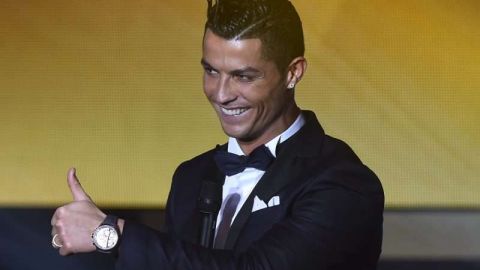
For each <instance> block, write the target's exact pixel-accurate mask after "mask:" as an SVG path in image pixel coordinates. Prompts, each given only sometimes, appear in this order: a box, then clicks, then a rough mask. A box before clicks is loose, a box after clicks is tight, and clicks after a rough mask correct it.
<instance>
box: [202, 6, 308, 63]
mask: <svg viewBox="0 0 480 270" xmlns="http://www.w3.org/2000/svg"><path fill="white" fill-rule="evenodd" d="M207 1H208V9H207V22H206V23H205V30H207V29H210V30H211V31H212V32H213V33H214V34H216V35H218V36H220V37H222V38H224V39H227V40H232V39H238V40H241V39H248V38H258V39H260V40H261V42H262V57H263V58H264V59H266V60H273V61H274V63H275V64H276V65H277V68H278V69H279V70H280V71H281V72H284V71H286V69H287V67H288V65H289V63H290V62H291V61H292V60H293V59H294V58H295V57H298V56H303V55H304V52H305V44H304V40H303V29H302V22H301V21H300V17H299V16H298V13H297V11H296V10H295V8H294V7H293V5H292V3H290V1H288V0H216V1H214V0H207ZM213 2H215V3H213Z"/></svg>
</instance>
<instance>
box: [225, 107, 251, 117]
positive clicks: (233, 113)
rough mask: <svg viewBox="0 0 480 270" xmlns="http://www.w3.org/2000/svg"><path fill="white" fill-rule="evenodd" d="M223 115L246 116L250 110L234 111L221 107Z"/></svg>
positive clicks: (238, 109) (240, 109)
mask: <svg viewBox="0 0 480 270" xmlns="http://www.w3.org/2000/svg"><path fill="white" fill-rule="evenodd" d="M220 109H221V111H222V113H224V114H225V115H228V116H239V115H242V114H244V113H245V112H246V111H248V110H249V108H233V109H227V108H224V107H220Z"/></svg>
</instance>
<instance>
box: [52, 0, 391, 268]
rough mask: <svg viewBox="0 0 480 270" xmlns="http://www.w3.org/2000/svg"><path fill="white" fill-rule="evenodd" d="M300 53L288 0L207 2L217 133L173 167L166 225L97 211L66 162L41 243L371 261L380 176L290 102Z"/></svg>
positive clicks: (176, 259) (301, 66)
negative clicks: (209, 228)
mask: <svg viewBox="0 0 480 270" xmlns="http://www.w3.org/2000/svg"><path fill="white" fill-rule="evenodd" d="M303 54H304V43H303V31H302V26H301V21H300V18H299V17H298V14H297V12H296V11H295V9H294V7H293V5H292V4H291V3H290V2H289V1H287V0H219V1H217V2H216V3H215V4H212V2H211V1H209V6H208V19H207V22H206V25H205V34H204V39H203V56H202V59H201V64H202V66H203V68H204V79H203V84H204V85H203V86H204V92H205V95H206V97H207V98H208V100H209V101H210V103H211V104H212V106H213V108H214V110H215V111H216V112H217V115H218V117H219V120H220V123H221V125H222V128H223V130H224V132H225V133H226V134H227V135H228V136H229V140H228V144H225V145H222V146H218V147H217V148H215V149H213V150H211V151H208V152H206V153H204V154H201V155H199V156H197V157H195V158H193V159H191V160H189V161H186V162H184V163H182V164H181V165H180V166H179V167H178V169H177V170H176V172H175V174H174V176H173V181H172V187H171V191H170V194H169V198H168V203H167V209H166V215H167V216H166V221H167V226H168V233H160V232H156V231H154V230H151V229H149V228H147V227H145V226H142V225H139V224H135V223H133V222H129V221H125V220H123V219H118V220H117V219H116V218H115V217H111V216H108V218H107V215H106V214H105V213H103V212H102V211H101V210H99V209H98V208H97V207H96V206H95V204H94V203H93V202H92V200H91V199H90V198H89V196H88V195H87V194H86V193H85V191H84V190H83V189H82V187H81V186H80V184H79V182H78V180H77V178H76V176H75V171H74V169H71V170H70V171H69V173H68V184H69V186H70V189H71V191H72V194H73V197H74V202H72V203H70V204H68V205H65V206H63V207H60V208H58V209H57V211H56V212H55V215H54V216H53V218H52V226H53V228H52V235H53V240H52V244H53V245H54V246H56V247H58V248H59V252H60V254H62V255H67V254H70V253H78V252H91V251H94V250H95V249H99V250H101V251H102V250H103V251H111V250H110V249H113V250H114V251H116V252H117V256H118V258H117V269H349V270H350V269H375V268H376V263H377V260H378V257H379V254H380V249H381V239H382V220H383V218H382V215H383V203H384V198H383V191H382V188H381V185H380V182H379V181H378V179H377V177H376V176H375V174H374V173H373V172H372V171H370V170H369V169H368V168H367V167H366V166H364V165H363V164H362V163H361V161H360V160H359V159H358V157H357V156H356V155H355V154H354V153H353V151H352V150H351V149H350V148H349V147H348V146H347V145H346V144H345V143H343V142H341V141H339V140H337V139H334V138H332V137H329V136H327V135H325V133H324V132H323V129H322V128H321V126H320V125H319V123H318V121H317V119H316V116H315V115H314V114H313V113H312V112H309V111H301V110H300V109H299V107H298V106H297V105H296V103H295V99H294V92H295V86H296V85H297V84H298V83H299V81H300V80H301V78H302V76H303V75H304V73H305V70H306V66H307V64H306V60H305V58H304V57H303ZM232 154H234V155H233V156H232ZM235 155H238V156H242V155H243V156H248V157H240V158H239V157H238V156H235ZM232 160H234V161H235V160H236V163H234V162H233V161H232ZM240 163H243V164H240ZM205 182H210V183H218V184H219V185H220V186H221V189H222V206H221V209H220V212H219V214H218V222H217V227H216V230H215V231H216V235H215V241H214V248H213V249H211V248H206V247H203V246H200V245H199V240H198V239H199V234H200V229H201V228H202V226H201V224H200V223H201V218H202V214H201V213H200V212H199V209H198V204H197V198H198V197H199V196H200V195H199V194H200V193H201V190H202V189H203V187H204V183H205ZM100 224H103V225H105V224H106V225H107V227H108V226H110V227H108V229H105V227H102V226H99V225H100ZM117 225H118V227H117ZM102 230H103V231H102ZM117 231H118V232H117ZM92 233H93V234H94V243H92V238H91V234H92ZM117 233H118V235H117ZM114 236H115V237H114ZM117 236H118V238H119V239H121V241H117V238H116V237H117ZM102 237H103V238H102ZM102 239H103V240H102ZM102 241H103V242H102Z"/></svg>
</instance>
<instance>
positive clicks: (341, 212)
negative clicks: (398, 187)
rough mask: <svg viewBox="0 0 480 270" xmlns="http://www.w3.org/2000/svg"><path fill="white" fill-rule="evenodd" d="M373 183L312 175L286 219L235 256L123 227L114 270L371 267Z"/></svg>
mask: <svg viewBox="0 0 480 270" xmlns="http://www.w3.org/2000/svg"><path fill="white" fill-rule="evenodd" d="M367 170H368V169H367ZM347 171H348V170H347ZM377 181H378V180H377V179H376V177H375V176H374V175H373V176H372V175H371V174H370V173H369V171H366V170H360V171H355V170H353V171H350V172H349V173H346V172H345V170H344V168H343V169H342V170H335V169H332V170H329V171H328V172H325V173H323V174H322V175H320V176H315V177H313V178H312V179H311V180H310V181H308V182H307V184H306V185H305V186H304V187H303V188H302V190H303V191H302V193H300V194H299V196H298V199H297V200H296V201H295V203H294V204H292V205H291V211H290V214H289V216H288V217H287V218H285V219H283V220H281V221H280V222H278V223H276V224H275V225H274V226H273V227H272V228H271V229H270V230H269V231H267V232H266V233H265V234H264V235H263V236H262V237H261V238H260V239H259V240H258V241H256V242H254V243H253V244H252V245H251V246H250V247H249V248H248V249H247V250H245V251H244V252H241V253H235V252H233V251H228V250H209V249H205V248H202V247H200V246H197V245H194V244H191V243H187V242H184V241H181V240H178V237H173V236H172V234H167V233H160V232H156V231H154V230H152V229H149V228H147V227H145V226H142V225H138V224H134V223H131V222H127V223H126V224H125V227H124V234H123V238H122V244H121V248H120V252H119V258H118V260H117V269H118V270H127V269H152V270H153V269H158V270H160V269H185V270H188V269H192V270H193V269H195V270H196V269H212V270H217V269H218V270H220V269H222V270H234V269H236V270H237V269H238V270H243V269H245V270H246V269H249V270H252V269H262V270H270V269H271V270H284V269H285V270H290V269H317V270H318V269H320V270H321V269H375V268H376V266H375V265H376V261H377V259H378V256H379V253H380V250H379V249H380V247H379V243H381V235H382V232H381V230H382V219H383V218H382V213H383V192H382V191H381V187H380V188H379V187H378V185H379V184H378V182H377ZM360 183H361V184H360ZM170 196H172V194H170ZM359 262H362V263H361V264H359ZM365 262H367V263H365ZM368 262H371V263H368Z"/></svg>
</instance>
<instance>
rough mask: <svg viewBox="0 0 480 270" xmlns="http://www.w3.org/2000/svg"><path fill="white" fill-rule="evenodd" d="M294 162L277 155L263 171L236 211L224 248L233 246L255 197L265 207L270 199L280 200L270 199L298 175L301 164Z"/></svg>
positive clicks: (251, 208)
mask: <svg viewBox="0 0 480 270" xmlns="http://www.w3.org/2000/svg"><path fill="white" fill-rule="evenodd" d="M296 163H297V162H296V158H292V157H288V156H287V157H285V158H280V157H279V158H278V159H277V160H275V162H273V164H272V166H271V167H270V168H269V169H268V170H267V171H266V172H265V174H264V175H263V177H262V178H261V179H260V181H259V182H258V184H257V185H256V186H255V188H254V189H253V190H252V193H250V196H249V197H248V198H247V200H246V201H245V203H244V204H243V206H242V208H241V209H240V211H239V212H238V214H237V217H236V218H235V220H234V221H233V223H232V226H231V228H230V231H229V234H228V237H227V241H226V244H225V248H226V249H233V248H234V246H235V243H236V242H237V239H238V237H239V235H240V233H241V231H242V229H243V227H244V226H245V224H246V223H247V221H248V219H249V217H250V215H251V213H252V210H253V206H254V201H255V198H257V199H258V200H260V201H263V203H265V204H266V207H268V203H269V202H270V201H272V204H275V203H276V202H274V201H276V200H277V202H280V201H281V200H282V198H281V197H278V199H275V200H272V198H273V197H274V196H277V195H278V192H279V191H280V190H281V189H282V188H283V187H285V186H286V185H287V184H288V183H289V182H290V181H291V180H292V179H295V178H296V177H295V175H298V174H299V173H300V172H301V166H297V165H296ZM257 202H258V201H257ZM272 207H273V205H272ZM260 211H261V210H260Z"/></svg>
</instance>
